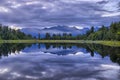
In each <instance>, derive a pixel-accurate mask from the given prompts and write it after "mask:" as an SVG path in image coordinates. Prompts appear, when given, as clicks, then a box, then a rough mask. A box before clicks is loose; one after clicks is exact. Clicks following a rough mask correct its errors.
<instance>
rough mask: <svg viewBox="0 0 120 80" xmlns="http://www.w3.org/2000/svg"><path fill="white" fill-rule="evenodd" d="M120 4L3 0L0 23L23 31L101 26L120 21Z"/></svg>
mask: <svg viewBox="0 0 120 80" xmlns="http://www.w3.org/2000/svg"><path fill="white" fill-rule="evenodd" d="M119 3H120V0H92V1H91V0H74V1H73V0H12V1H11V0H0V22H1V23H3V24H9V25H16V26H20V27H39V28H43V27H49V26H55V25H68V26H76V25H77V26H85V27H86V26H92V25H93V26H100V25H102V24H105V25H108V24H110V22H113V21H119V20H120V19H119V17H120V10H119Z"/></svg>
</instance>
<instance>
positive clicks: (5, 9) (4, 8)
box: [0, 6, 10, 13]
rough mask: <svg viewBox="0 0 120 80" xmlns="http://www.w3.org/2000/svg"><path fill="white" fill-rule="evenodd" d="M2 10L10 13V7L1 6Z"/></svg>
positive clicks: (0, 9)
mask: <svg viewBox="0 0 120 80" xmlns="http://www.w3.org/2000/svg"><path fill="white" fill-rule="evenodd" d="M0 12H5V13H8V12H10V9H8V8H6V7H3V6H0Z"/></svg>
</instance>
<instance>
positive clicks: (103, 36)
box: [38, 22, 120, 41]
mask: <svg viewBox="0 0 120 80" xmlns="http://www.w3.org/2000/svg"><path fill="white" fill-rule="evenodd" d="M38 38H39V39H47V40H49V39H51V40H118V41H119V40H120V22H114V23H111V25H110V26H104V25H103V26H101V28H99V29H98V30H96V29H95V28H94V27H91V29H89V30H88V31H87V32H86V33H85V34H79V35H77V36H73V35H72V34H71V33H69V34H68V33H63V34H53V35H51V34H50V33H46V36H45V38H40V34H39V35H38Z"/></svg>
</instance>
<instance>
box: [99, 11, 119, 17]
mask: <svg viewBox="0 0 120 80" xmlns="http://www.w3.org/2000/svg"><path fill="white" fill-rule="evenodd" d="M114 16H120V12H115V13H104V14H102V15H101V17H114Z"/></svg>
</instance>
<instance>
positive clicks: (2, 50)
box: [0, 43, 120, 64]
mask: <svg viewBox="0 0 120 80" xmlns="http://www.w3.org/2000/svg"><path fill="white" fill-rule="evenodd" d="M32 45H33V44H7V43H6V44H0V58H2V57H5V56H9V55H11V53H13V54H14V53H19V52H20V51H22V50H24V49H25V48H26V47H31V46H32ZM35 45H36V44H35ZM44 45H45V49H46V50H49V49H50V48H52V49H54V48H58V49H60V50H66V49H73V47H76V48H78V49H81V48H84V49H85V50H86V52H89V53H90V54H91V56H92V57H94V54H95V53H98V54H99V55H101V57H102V58H104V57H106V56H109V57H110V60H111V61H112V62H115V63H118V64H120V47H109V46H103V45H99V44H63V43H45V44H44ZM36 46H37V47H38V48H39V49H41V48H42V45H41V44H37V45H36Z"/></svg>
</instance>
